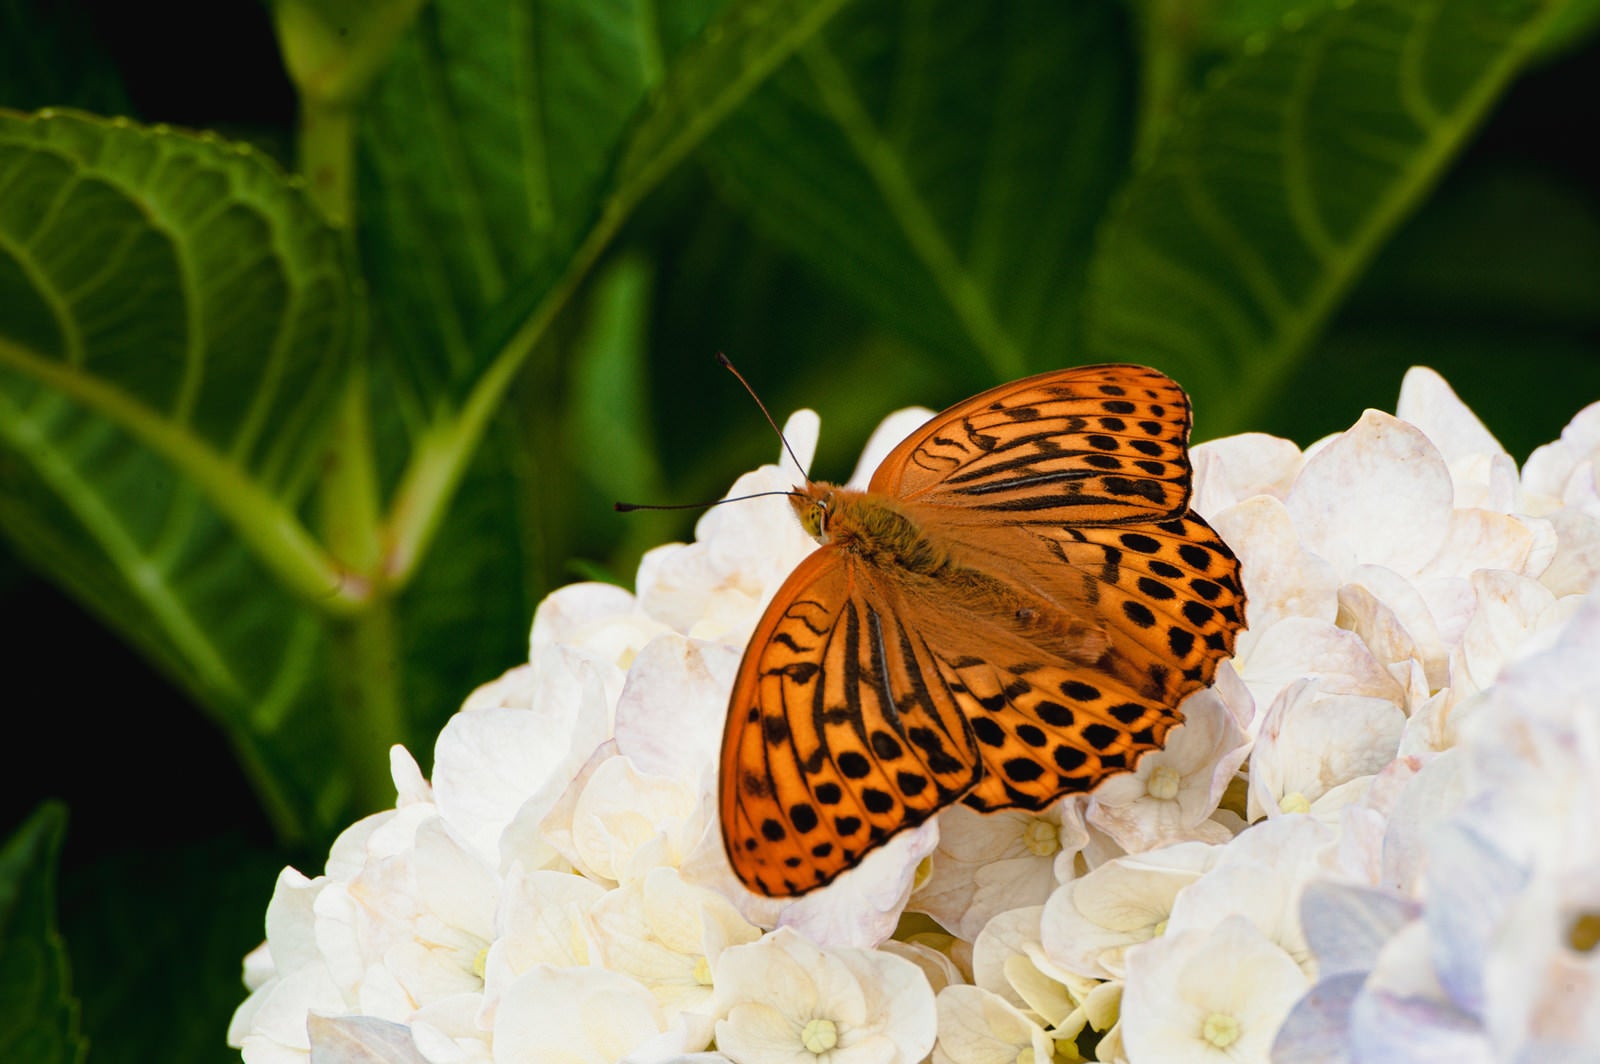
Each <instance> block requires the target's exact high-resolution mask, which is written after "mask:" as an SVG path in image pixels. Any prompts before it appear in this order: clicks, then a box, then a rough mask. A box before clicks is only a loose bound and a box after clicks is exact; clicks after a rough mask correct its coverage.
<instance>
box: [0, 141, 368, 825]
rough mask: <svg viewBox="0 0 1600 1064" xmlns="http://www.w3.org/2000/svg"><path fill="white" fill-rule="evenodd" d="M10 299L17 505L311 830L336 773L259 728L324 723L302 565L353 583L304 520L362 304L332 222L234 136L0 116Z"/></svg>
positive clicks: (0, 375)
mask: <svg viewBox="0 0 1600 1064" xmlns="http://www.w3.org/2000/svg"><path fill="white" fill-rule="evenodd" d="M0 306H4V307H5V308H6V313H5V314H4V316H3V317H0V523H3V525H4V526H5V528H6V531H7V533H8V534H9V535H10V537H11V538H12V540H13V541H14V542H15V543H16V544H17V545H18V546H19V548H20V549H21V550H22V551H23V552H24V553H25V554H26V555H27V556H28V557H30V558H31V560H32V561H33V562H34V563H35V564H37V565H39V566H40V567H41V568H43V569H44V570H46V571H47V572H49V573H50V574H51V575H52V577H53V578H54V579H57V580H59V581H61V582H62V583H64V584H66V585H68V586H69V587H72V588H73V589H74V591H75V592H76V593H77V594H78V595H79V597H80V598H83V599H85V600H86V601H87V602H88V603H89V604H90V605H92V606H93V607H94V608H95V610H96V611H97V612H98V613H100V615H101V616H102V617H105V618H106V619H107V620H108V621H109V622H110V623H111V624H113V625H114V626H115V627H117V628H118V629H119V630H120V631H122V632H123V633H124V634H125V635H127V636H128V637H129V638H131V639H132V640H133V641H134V642H136V643H138V644H139V645H140V646H141V647H142V648H144V650H145V652H146V653H148V654H150V655H151V656H153V657H154V658H155V659H156V660H158V661H159V662H161V663H162V664H163V665H164V666H165V668H166V669H167V671H168V672H169V673H171V674H172V675H173V676H174V677H176V678H177V679H178V680H179V682H181V683H183V684H184V685H185V686H186V687H188V688H189V689H190V690H192V691H194V692H195V693H196V695H197V696H198V697H199V698H200V700H201V701H203V702H204V703H205V704H207V705H208V706H209V707H211V708H212V710H213V711H214V712H216V713H217V714H218V716H219V717H220V719H221V722H222V723H223V725H224V727H225V728H226V729H227V730H228V732H229V734H230V735H231V736H232V737H233V738H234V741H235V743H236V744H237V746H238V748H239V750H240V754H241V757H242V758H243V760H244V762H245V764H246V766H247V768H248V769H249V770H250V771H252V773H253V774H254V776H255V777H256V780H257V783H258V784H259V785H261V786H262V789H263V793H264V794H265V795H266V796H267V798H268V801H269V804H270V805H272V806H273V807H274V809H273V811H274V813H275V814H276V815H277V816H278V817H279V820H280V826H282V827H284V828H285V829H286V830H294V829H295V828H294V824H293V821H294V819H295V815H294V814H293V813H292V812H291V811H290V810H291V809H302V810H303V809H306V808H309V807H311V806H312V805H314V804H317V802H318V799H315V798H313V797H312V795H315V794H318V793H320V792H321V791H322V789H323V788H324V787H325V786H326V781H325V779H324V778H323V776H322V774H319V773H316V772H315V771H309V769H310V768H311V766H306V768H307V769H308V771H303V772H301V773H300V774H299V775H298V776H297V775H296V771H295V770H294V769H293V768H291V767H290V765H291V764H293V763H294V762H295V761H296V760H297V759H296V757H295V754H294V752H293V751H289V750H283V749H280V750H279V751H278V756H279V759H280V760H279V763H278V764H277V765H276V766H273V767H271V768H268V767H267V766H266V765H265V764H264V763H263V757H264V756H265V755H264V752H263V749H262V747H261V745H260V744H259V743H258V742H257V739H258V737H260V736H263V735H271V734H273V733H283V734H282V735H281V736H280V738H281V739H282V741H283V742H284V743H289V744H294V745H299V746H300V747H301V748H302V749H304V748H315V746H316V745H317V744H318V743H319V741H320V739H321V737H322V736H323V735H324V732H325V728H326V723H325V721H324V719H323V718H322V717H314V716H312V715H311V714H307V713H304V710H303V707H302V706H301V704H300V703H299V702H298V697H299V695H300V694H301V689H300V688H301V685H304V684H306V683H307V681H308V680H310V679H311V678H312V677H313V676H314V675H315V668H314V667H313V663H314V661H315V659H316V655H317V645H318V642H319V640H320V630H319V628H320V625H319V622H318V620H317V618H316V615H315V614H313V613H308V612H306V611H302V610H301V609H300V608H299V604H298V603H297V602H296V601H295V599H294V597H293V595H292V594H291V593H290V592H289V591H287V590H286V589H285V586H286V584H287V585H289V586H292V587H293V588H294V590H295V591H297V592H298V593H299V594H301V595H303V596H306V597H309V598H317V597H319V596H321V597H325V598H329V599H332V598H333V597H334V596H335V595H336V593H337V592H338V591H339V590H340V587H339V585H338V577H337V573H336V572H335V571H334V570H333V569H332V568H331V567H330V566H329V564H328V562H327V560H326V559H325V557H324V556H323V554H322V552H321V549H320V547H319V546H318V544H317V543H316V541H315V540H314V539H312V537H311V536H310V535H309V534H308V533H307V532H306V530H305V528H304V527H303V526H302V524H301V522H300V514H301V512H302V510H303V506H302V501H303V499H304V497H305V496H306V494H307V492H308V490H309V488H310V487H311V485H312V484H313V483H314V477H315V475H316V474H317V473H318V462H319V460H320V458H321V454H322V451H321V448H322V444H323V440H324V435H325V433H324V429H325V427H326V424H327V421H328V416H329V414H330V412H331V410H332V408H333V404H334V401H335V400H336V399H337V395H338V392H339V387H340V384H341V381H342V379H343V376H344V374H345V373H346V371H347V368H348V366H349V363H350V358H351V353H352V332H353V322H354V321H355V320H356V315H357V310H356V305H355V300H354V298H353V296H352V293H351V289H350V284H349V280H348V277H347V273H346V269H345V262H344V257H343V255H342V253H341V250H340V242H339V240H338V238H337V236H336V235H335V234H334V233H333V231H332V230H330V229H328V228H327V227H326V226H325V225H324V224H323V223H322V222H321V221H320V219H319V218H318V216H317V214H316V212H315V211H313V210H312V209H311V208H310V207H309V205H308V204H307V203H306V202H305V200H304V197H303V196H302V195H301V194H300V193H299V192H298V191H297V190H296V189H295V188H294V187H293V186H292V185H291V183H290V182H289V181H288V180H287V179H286V178H285V177H284V175H283V174H282V173H281V172H280V171H278V169H277V168H276V167H274V166H272V165H271V164H270V163H269V162H267V161H266V160H264V159H263V158H261V157H259V156H258V155H256V154H254V153H252V152H250V151H249V150H248V149H243V148H240V147H238V146H234V145H229V144H226V143H224V142H223V141H222V140H220V139H219V138H217V137H214V136H210V135H201V136H190V135H186V134H181V133H176V132H171V131H167V130H162V129H154V130H149V129H141V128H138V127H135V126H133V125H131V124H130V123H127V122H123V121H115V122H107V121H102V120H98V119H92V118H88V117H84V116H78V115H71V114H56V115H52V114H41V115H40V116H37V117H34V118H23V117H20V116H14V115H7V114H0ZM264 563H265V564H264ZM291 717H294V718H297V719H295V721H294V726H293V727H289V724H290V718H291ZM271 781H278V782H277V783H274V782H271ZM290 793H293V794H294V796H293V797H290ZM323 800H327V799H326V798H324V799H323Z"/></svg>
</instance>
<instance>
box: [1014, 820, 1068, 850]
mask: <svg viewBox="0 0 1600 1064" xmlns="http://www.w3.org/2000/svg"><path fill="white" fill-rule="evenodd" d="M1022 843H1023V845H1025V846H1026V847H1028V852H1029V853H1031V854H1033V855H1034V856H1035V857H1049V856H1050V855H1051V854H1053V853H1056V852H1057V851H1059V850H1060V849H1061V835H1060V833H1059V832H1057V831H1056V826H1055V825H1054V824H1052V823H1050V821H1048V820H1030V821H1029V822H1028V827H1027V830H1025V831H1024V832H1023V833H1022Z"/></svg>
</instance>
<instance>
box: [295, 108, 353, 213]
mask: <svg viewBox="0 0 1600 1064" xmlns="http://www.w3.org/2000/svg"><path fill="white" fill-rule="evenodd" d="M296 136H297V138H298V140H297V150H298V154H299V162H300V172H301V174H302V175H304V177H305V179H306V189H307V191H308V192H309V193H310V195H311V201H312V202H313V203H315V204H316V205H317V207H318V208H320V209H321V211H322V213H323V215H324V216H325V217H326V218H327V219H328V221H329V222H331V223H333V224H334V225H336V226H339V227H340V228H343V227H345V226H347V225H349V224H350V216H351V210H352V207H353V205H354V196H355V163H354V159H355V118H354V116H353V115H352V114H351V112H350V109H349V108H348V107H346V106H345V105H344V104H342V103H339V102H336V101H329V100H315V99H311V98H309V97H301V101H300V128H299V130H298V132H297V134H296Z"/></svg>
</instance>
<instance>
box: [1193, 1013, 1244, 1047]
mask: <svg viewBox="0 0 1600 1064" xmlns="http://www.w3.org/2000/svg"><path fill="white" fill-rule="evenodd" d="M1201 1034H1202V1035H1203V1036H1204V1037H1205V1040H1206V1041H1207V1042H1210V1043H1211V1044H1212V1045H1214V1046H1216V1047H1217V1048H1218V1049H1227V1048H1228V1047H1229V1046H1231V1045H1232V1044H1233V1043H1234V1042H1236V1041H1238V1040H1239V1021H1238V1020H1236V1019H1234V1018H1233V1017H1232V1016H1229V1015H1228V1014H1227V1013H1226V1012H1213V1013H1212V1014H1211V1015H1209V1016H1207V1017H1206V1022H1205V1027H1204V1028H1203V1029H1202V1030H1201Z"/></svg>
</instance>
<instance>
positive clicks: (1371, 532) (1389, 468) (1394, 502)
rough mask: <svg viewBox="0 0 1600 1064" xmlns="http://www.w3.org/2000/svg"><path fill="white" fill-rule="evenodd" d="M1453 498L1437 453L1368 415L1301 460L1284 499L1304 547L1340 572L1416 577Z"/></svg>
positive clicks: (1445, 526)
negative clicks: (1377, 568)
mask: <svg viewBox="0 0 1600 1064" xmlns="http://www.w3.org/2000/svg"><path fill="white" fill-rule="evenodd" d="M1454 497H1455V488H1454V486H1453V484H1452V482H1451V480H1450V470H1449V469H1448V468H1447V467H1446V466H1445V463H1444V459H1443V458H1442V457H1441V456H1440V454H1439V449H1438V448H1437V447H1435V446H1434V445H1433V443H1432V442H1430V441H1429V439H1428V438H1427V437H1426V436H1424V435H1423V434H1422V433H1421V432H1420V431H1419V430H1418V429H1416V428H1414V427H1413V426H1411V425H1408V424H1406V423H1405V422H1403V421H1400V420H1398V419H1397V418H1394V417H1391V416H1390V415H1388V414H1383V413H1379V412H1378V411H1376V410H1368V411H1367V412H1366V413H1365V414H1363V415H1361V420H1360V421H1358V422H1356V424H1355V427H1353V428H1352V429H1350V431H1348V432H1346V433H1344V434H1343V435H1341V436H1340V437H1338V438H1337V439H1335V440H1333V441H1332V442H1330V443H1329V444H1328V445H1327V446H1326V447H1324V448H1323V449H1322V450H1320V451H1318V452H1317V453H1316V454H1314V455H1312V456H1311V457H1309V458H1307V459H1306V464H1305V468H1304V469H1302V470H1301V472H1300V476H1299V477H1298V478H1297V479H1296V480H1295V483H1294V487H1293V488H1291V489H1290V491H1289V497H1288V499H1287V500H1286V501H1287V505H1288V509H1289V514H1290V516H1291V517H1292V518H1293V519H1294V523H1295V527H1296V528H1297V529H1299V531H1300V535H1301V536H1302V537H1303V539H1304V542H1305V544H1306V546H1307V547H1308V548H1309V549H1310V550H1312V551H1314V552H1315V553H1317V554H1319V555H1321V556H1322V557H1323V558H1326V559H1327V560H1328V561H1330V562H1332V563H1333V564H1334V566H1335V567H1337V568H1338V569H1340V570H1341V571H1343V570H1347V569H1349V568H1351V567H1353V566H1355V565H1360V564H1371V565H1383V566H1386V567H1388V568H1390V569H1394V570H1396V571H1397V572H1402V573H1414V572H1416V571H1418V570H1420V569H1421V568H1422V566H1424V565H1425V564H1427V562H1428V561H1429V560H1430V559H1431V558H1432V557H1433V556H1434V555H1435V554H1436V553H1437V552H1438V548H1439V544H1440V542H1441V541H1442V540H1443V539H1444V537H1445V534H1446V532H1447V531H1448V530H1449V527H1450V514H1451V505H1452V501H1453V499H1454Z"/></svg>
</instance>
